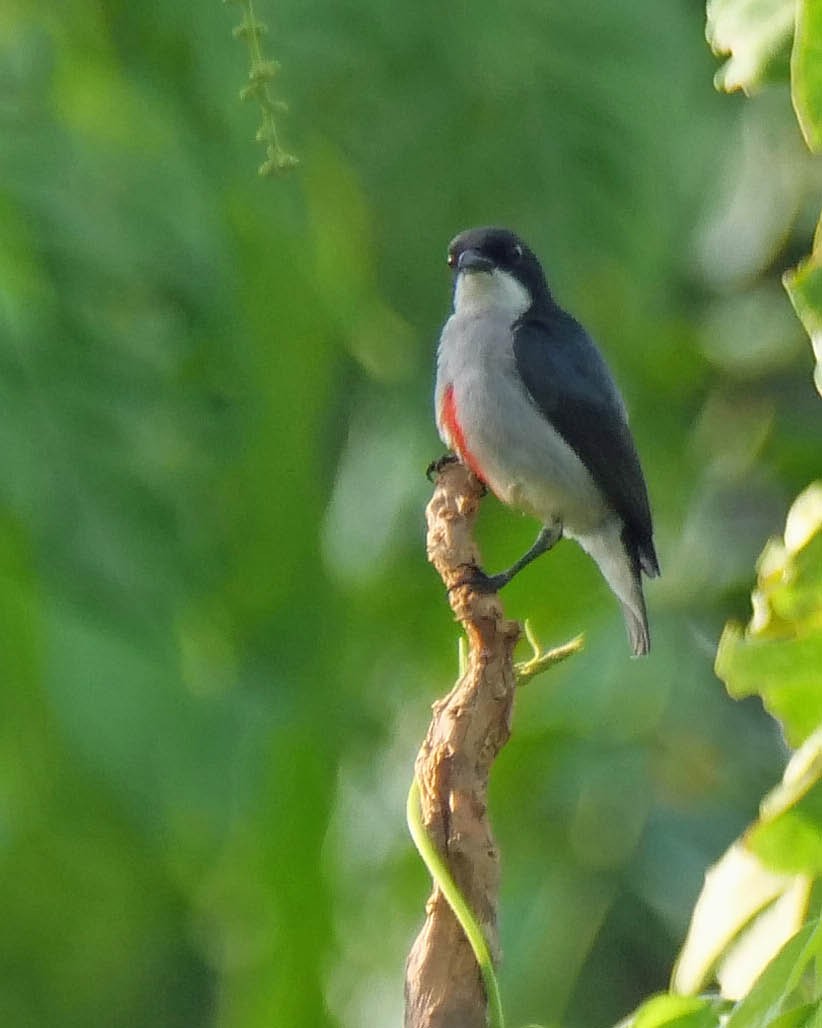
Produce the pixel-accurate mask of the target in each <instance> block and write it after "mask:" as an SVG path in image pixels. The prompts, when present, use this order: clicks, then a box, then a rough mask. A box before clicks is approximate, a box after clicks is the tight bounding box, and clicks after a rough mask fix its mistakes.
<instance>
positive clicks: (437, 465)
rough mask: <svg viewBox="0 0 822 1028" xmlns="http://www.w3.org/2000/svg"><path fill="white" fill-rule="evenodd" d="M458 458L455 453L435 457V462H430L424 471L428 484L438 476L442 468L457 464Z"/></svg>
mask: <svg viewBox="0 0 822 1028" xmlns="http://www.w3.org/2000/svg"><path fill="white" fill-rule="evenodd" d="M458 463H459V457H458V456H457V455H456V454H455V453H444V454H443V455H442V456H441V457H437V459H436V460H432V461H431V463H430V464H429V465H428V467H427V468H426V469H425V477H426V478H427V479H428V481H429V482H433V481H434V476H435V475H438V474H439V473H440V472H441V471H442V469H443V468H446V467H448V465H449V464H458Z"/></svg>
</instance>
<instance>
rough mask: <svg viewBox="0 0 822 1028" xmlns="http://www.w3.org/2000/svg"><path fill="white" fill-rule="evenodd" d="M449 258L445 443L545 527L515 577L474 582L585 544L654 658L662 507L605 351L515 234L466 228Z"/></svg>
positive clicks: (497, 583)
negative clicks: (562, 546)
mask: <svg viewBox="0 0 822 1028" xmlns="http://www.w3.org/2000/svg"><path fill="white" fill-rule="evenodd" d="M448 265H449V267H450V268H451V269H452V271H453V286H454V288H453V309H452V312H451V314H450V316H449V317H448V320H447V321H446V322H445V325H444V326H443V329H442V332H441V335H440V339H439V346H438V349H437V366H436V386H435V400H434V402H435V414H436V422H437V428H438V431H439V434H440V437H441V439H442V441H443V442H444V443H445V445H446V446H447V447H448V448H449V450H450V451H451V453H452V454H453V455H454V456H455V457H456V458H458V459H459V460H460V461H461V462H462V463H463V464H465V465H467V466H468V467H469V468H470V469H471V471H472V472H473V473H474V474H475V475H476V476H477V478H478V479H480V480H481V481H482V482H483V483H484V485H485V486H486V487H487V488H488V489H489V490H490V491H491V492H492V493H493V494H494V495H495V496H496V497H497V498H498V499H499V500H501V501H502V503H504V504H506V505H508V506H509V507H512V508H514V509H516V510H519V511H522V512H524V513H525V514H527V515H530V516H532V517H534V518H536V519H537V520H538V521H539V522H541V524H542V528H541V529H540V531H539V534H538V536H537V538H536V541H535V542H534V544H533V546H532V547H531V548H530V549H529V550H528V551H527V552H526V553H525V554H524V555H523V556H522V557H521V558H520V559H519V560H518V561H516V562H515V563H514V564H513V565H512V566H511V567H510V568H508V570H507V571H503V572H501V573H500V574H497V575H488V574H486V573H485V572H484V571H483V570H482V569H481V568H476V569H473V571H472V572H471V574H470V576H469V578H470V584H472V585H473V586H474V587H476V588H478V589H480V590H481V591H487V592H496V591H498V590H499V589H501V588H502V587H503V586H505V585H507V584H508V582H510V581H511V579H512V578H513V577H514V575H516V574H518V573H519V572H520V571H521V570H522V569H523V568H524V567H526V566H527V565H528V564H530V563H531V562H532V561H533V560H535V559H536V558H537V557H539V556H540V555H541V554H543V553H546V552H547V551H548V550H550V549H551V547H553V546H554V545H555V544H556V543H557V542H558V541H559V540H560V539H561V538H563V537H566V538H569V539H573V540H575V541H576V542H577V543H578V544H579V545H580V546H581V547H582V549H583V550H584V551H585V552H586V553H587V554H588V555H589V556H590V557H592V558H593V560H594V561H595V562H596V564H597V565H598V566H599V569H600V571H601V573H602V575H603V577H604V578H605V581H606V582H607V584H608V585H609V587H610V588H611V590H612V592H613V593H614V594H615V596H616V597H617V599H618V600H619V602H620V604H621V606H622V611H623V615H624V618H625V625H626V629H627V633H628V639H629V642H630V646H631V650H632V653H633V655H634V656H640V655H643V654H646V653H648V652H649V650H650V645H651V639H650V632H649V628H648V616H647V612H646V606H645V598H644V595H643V590H642V575H643V574H645V575H646V576H647V577H649V578H654V577H656V576H657V575H659V573H660V568H659V561H658V559H657V555H656V551H655V549H654V542H653V525H652V519H651V508H650V504H649V500H648V489H647V486H646V483H645V477H644V475H643V473H642V467H641V465H640V461H639V456H638V454H637V450H636V446H635V444H634V440H633V437H632V435H631V431H630V429H629V427H628V416H627V412H626V408H625V403H624V401H623V399H622V396H621V394H620V392H619V389H618V388H617V386H616V383H615V382H614V378H613V376H612V374H611V372H610V371H609V369H608V366H607V365H606V363H605V360H604V358H603V356H602V354H601V353H600V351H599V349H598V347H597V345H596V344H595V343H594V341H593V339H592V338H591V336H590V335H589V334H588V332H587V331H586V330H585V329H584V328H583V326H582V325H581V324H580V323H579V322H578V321H577V320H576V319H575V318H573V317H572V316H571V315H570V314H569V313H567V312H566V311H565V310H563V308H562V307H560V305H559V304H558V303H557V302H556V300H555V299H554V297H553V295H552V293H551V291H550V289H549V287H548V283H547V282H546V278H545V273H544V271H543V269H542V265H541V263H540V261H539V259H538V257H537V256H536V255H535V253H534V252H533V251H532V250H531V249H530V247H529V246H528V245H527V244H526V243H525V242H524V241H523V240H522V239H521V238H520V237H519V236H518V235H516V234H515V233H514V232H511V231H509V230H508V229H505V228H498V227H482V228H472V229H468V230H466V231H464V232H461V233H460V234H459V235H457V236H456V237H455V238H454V239H453V240H452V241H451V243H450V245H449V247H448ZM444 459H446V460H447V459H454V457H453V456H452V457H450V458H449V457H446V458H444Z"/></svg>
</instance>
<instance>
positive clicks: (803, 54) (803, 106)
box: [791, 0, 822, 152]
mask: <svg viewBox="0 0 822 1028" xmlns="http://www.w3.org/2000/svg"><path fill="white" fill-rule="evenodd" d="M791 96H792V99H793V105H794V109H795V110H796V116H797V118H798V119H799V125H800V128H801V129H802V135H803V136H804V137H805V142H806V143H807V144H808V147H809V148H810V149H811V150H813V151H814V152H817V151H819V150H822V4H820V3H819V0H797V4H796V35H795V38H794V43H793V51H792V53H791Z"/></svg>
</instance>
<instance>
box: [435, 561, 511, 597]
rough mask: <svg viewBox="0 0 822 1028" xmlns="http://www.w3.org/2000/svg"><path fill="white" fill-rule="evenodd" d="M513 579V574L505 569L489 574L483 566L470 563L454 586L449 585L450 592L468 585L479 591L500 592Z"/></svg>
mask: <svg viewBox="0 0 822 1028" xmlns="http://www.w3.org/2000/svg"><path fill="white" fill-rule="evenodd" d="M510 581H511V576H510V575H509V574H508V573H507V572H505V571H503V572H502V574H499V575H488V574H486V573H485V572H484V571H483V570H482V568H479V567H477V566H476V565H468V566H467V570H466V573H465V574H464V575H462V576H461V577H460V578H458V579H457V581H456V582H454V584H453V585H452V586H449V588H448V592H449V593H450V592H453V591H454V589H461V588H463V587H464V586H467V587H468V588H469V589H473V591H474V592H477V593H485V594H487V593H498V592H499V591H500V589H502V587H503V586H504V585H508V583H509V582H510Z"/></svg>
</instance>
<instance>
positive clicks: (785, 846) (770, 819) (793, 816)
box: [746, 729, 822, 875]
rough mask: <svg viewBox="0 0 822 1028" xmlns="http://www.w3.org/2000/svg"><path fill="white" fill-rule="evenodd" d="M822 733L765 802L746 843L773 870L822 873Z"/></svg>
mask: <svg viewBox="0 0 822 1028" xmlns="http://www.w3.org/2000/svg"><path fill="white" fill-rule="evenodd" d="M820 778H822V729H818V730H817V731H816V732H815V733H814V734H813V735H812V736H811V737H810V738H809V739H808V740H807V742H806V743H805V744H804V745H803V746H802V748H801V749H800V750H799V751H798V752H797V753H795V754H794V756H793V757H792V758H791V761H790V763H789V764H788V767H787V768H786V770H785V776H784V779H783V781H782V782H781V783H780V784H779V785H778V786H777V787H776V788H775V789H774V790H773V791H772V792H770V793H769V794H768V795H767V796H766V797H765V799H764V800H763V802H762V808H761V815H760V818H759V821H758V822H757V823H756V824H755V825H754V826H753V827H752V828H751V829H750V831H749V832H748V834H747V836H746V843H747V845H748V846H749V848H750V849H751V850H752V851H753V852H754V853H756V854H757V855H758V856H759V857H760V858H761V859H762V860H763V861H764V862H765V863H766V864H767V865H768V866H769V867H771V868H773V869H774V870H776V871H785V872H795V873H799V874H803V873H810V874H815V875H819V874H820V873H822V781H820Z"/></svg>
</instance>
